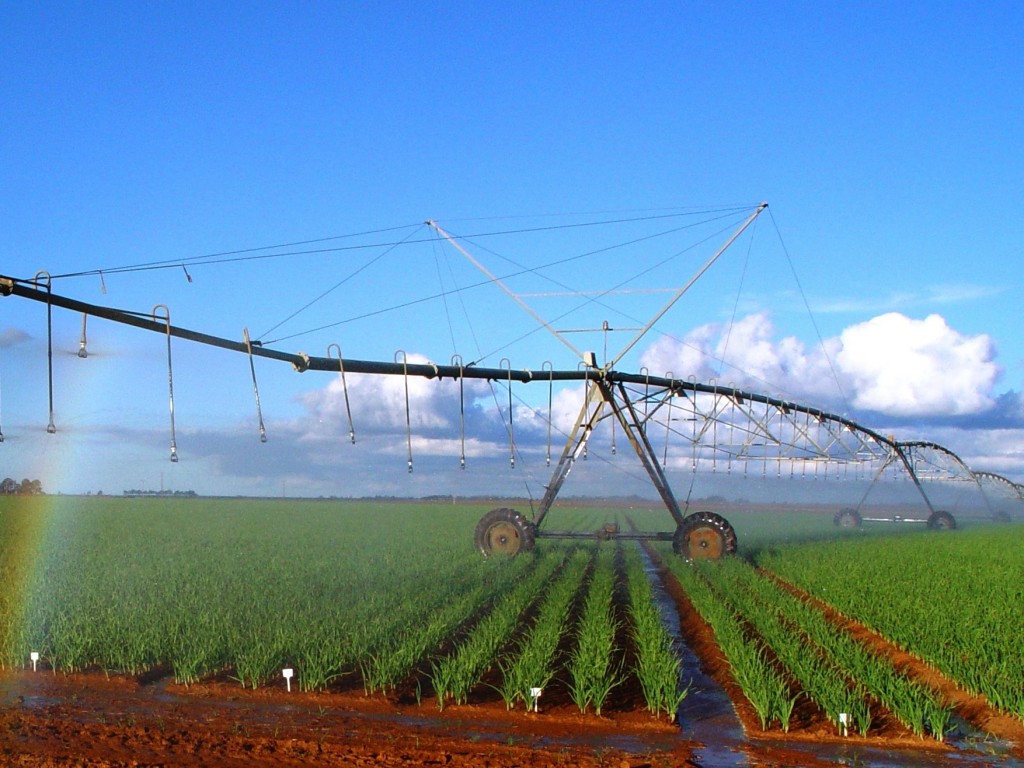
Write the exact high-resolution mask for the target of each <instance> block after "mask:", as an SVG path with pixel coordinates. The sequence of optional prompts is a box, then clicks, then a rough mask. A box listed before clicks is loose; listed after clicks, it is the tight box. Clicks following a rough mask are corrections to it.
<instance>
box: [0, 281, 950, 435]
mask: <svg viewBox="0 0 1024 768" xmlns="http://www.w3.org/2000/svg"><path fill="white" fill-rule="evenodd" d="M31 283H32V281H24V280H18V279H16V278H11V277H6V276H3V275H0V296H20V297H22V298H26V299H31V300H32V301H38V302H41V303H43V304H47V305H48V306H56V307H60V308H62V309H68V310H71V311H73V312H82V313H84V314H86V315H90V316H93V317H99V318H102V319H104V320H111V321H113V322H116V323H122V324H124V325H131V326H134V327H136V328H142V329H144V330H147V331H153V332H155V333H160V334H165V335H166V334H169V335H171V336H174V337H177V338H180V339H185V340H187V341H192V342H196V343H198V344H206V345H208V346H212V347H219V348H221V349H227V350H231V351H232V352H240V353H242V354H245V355H252V356H254V357H263V358H267V359H270V360H278V361H280V362H285V363H290V364H291V365H292V367H293V368H294V369H295V370H296V371H298V372H300V373H302V372H304V371H329V372H332V373H337V371H338V366H339V359H338V358H332V357H330V356H327V357H319V356H313V355H308V354H306V353H305V352H282V351H280V350H276V349H270V348H268V347H264V346H262V344H260V342H259V341H253V340H250V341H249V342H248V343H246V341H245V340H244V339H243V340H242V341H234V340H232V339H227V338H224V337H221V336H213V335H211V334H208V333H202V332H201V331H194V330H191V329H188V328H182V327H181V326H176V325H171V324H170V323H169V322H168V321H165V320H154V319H153V316H152V314H151V313H146V314H142V313H137V312H131V311H128V310H123V309H115V308H111V307H101V306H99V305H96V304H89V303H87V302H84V301H78V300H77V299H72V298H69V297H67V296H61V295H59V294H56V293H53V292H51V291H50V290H42V289H40V288H36V287H33V285H31ZM343 364H344V366H345V372H346V373H369V374H380V375H390V376H419V377H422V378H426V379H438V380H440V379H444V378H449V379H460V378H461V379H485V380H490V381H497V380H504V381H516V382H520V383H529V382H534V381H546V382H550V381H594V380H597V379H600V380H603V381H606V382H608V383H609V384H636V385H644V386H652V387H659V388H664V389H667V390H670V391H672V392H673V393H676V394H684V393H686V392H693V393H699V394H710V395H721V396H725V397H730V398H732V399H733V400H735V401H736V402H737V403H742V402H744V401H750V402H755V403H762V404H765V405H770V406H773V407H775V408H778V409H779V410H780V411H782V412H784V413H789V412H791V411H792V412H796V413H805V414H807V415H809V416H811V417H813V418H815V419H818V420H820V421H832V422H836V423H838V424H841V425H843V426H845V427H848V428H850V429H851V430H854V431H857V432H861V433H864V434H866V435H868V436H869V437H871V438H872V439H873V440H876V441H878V442H879V443H881V444H883V445H886V446H889V447H890V448H893V449H898V445H899V444H898V443H897V442H895V441H894V440H893V439H892V438H890V437H887V436H885V435H882V434H881V433H878V432H875V431H874V430H872V429H869V428H867V427H865V426H863V425H862V424H858V423H857V422H855V421H853V420H851V419H848V418H846V417H845V416H840V415H838V414H834V413H829V412H828V411H824V410H821V409H820V408H813V407H810V406H807V405H802V404H800V403H795V402H792V401H789V400H781V399H779V398H775V397H771V396H768V395H764V394H760V393H757V392H750V391H747V390H743V389H736V388H733V387H721V386H718V385H716V384H702V383H700V382H695V381H690V380H684V379H676V378H667V377H664V376H653V375H649V374H646V373H643V374H639V373H625V372H622V371H615V370H605V369H601V368H583V369H573V370H561V371H560V370H553V369H551V368H548V367H545V368H543V369H542V370H539V371H534V370H530V369H528V368H522V369H518V370H516V369H511V368H509V367H504V368H482V367H477V366H475V365H473V364H472V363H470V364H466V365H439V364H436V363H409V362H404V361H403V362H385V361H379V360H355V359H349V358H345V360H344V361H343ZM937 447H941V446H937ZM944 450H945V449H944Z"/></svg>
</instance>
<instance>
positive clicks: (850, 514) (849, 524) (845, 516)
mask: <svg viewBox="0 0 1024 768" xmlns="http://www.w3.org/2000/svg"><path fill="white" fill-rule="evenodd" d="M832 522H833V523H834V524H835V525H836V527H838V528H860V527H861V525H863V521H862V520H861V519H860V512H858V511H857V510H856V509H854V508H853V507H846V508H845V509H840V510H839V511H838V512H836V516H835V517H833V518H832Z"/></svg>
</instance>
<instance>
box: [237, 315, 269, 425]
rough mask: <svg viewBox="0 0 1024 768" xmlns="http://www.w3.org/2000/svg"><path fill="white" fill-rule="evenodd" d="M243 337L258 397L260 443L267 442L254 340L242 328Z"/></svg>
mask: <svg viewBox="0 0 1024 768" xmlns="http://www.w3.org/2000/svg"><path fill="white" fill-rule="evenodd" d="M242 336H243V337H244V338H245V349H246V351H247V352H248V353H249V372H250V373H252V391H253V394H255V395H256V417H257V418H258V419H259V422H260V442H261V443H265V442H267V430H266V427H264V426H263V409H262V408H261V407H260V387H259V385H258V384H257V383H256V364H255V363H254V362H253V359H252V340H251V339H250V338H249V329H248V328H242Z"/></svg>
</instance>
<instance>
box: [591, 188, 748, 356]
mask: <svg viewBox="0 0 1024 768" xmlns="http://www.w3.org/2000/svg"><path fill="white" fill-rule="evenodd" d="M767 207H768V203H761V204H760V205H759V206H757V209H756V210H755V211H754V212H753V213H752V214H750V216H748V217H747V220H746V221H744V222H743V224H742V225H740V228H739V229H737V230H736V231H735V232H733V233H732V235H731V236H730V237H729V239H728V240H726V241H725V243H724V244H723V245H722V246H721V247H720V248H719V249H718V250H717V251H715V253H714V254H713V255H712V256H711V258H710V259H708V260H707V261H706V262H705V263H704V266H702V267H701V268H700V269H698V270H697V272H696V274H694V276H693V277H691V278H690V280H689V282H687V283H686V285H684V286H683V287H682V288H680V289H679V290H678V291H676V292H675V294H674V295H673V296H672V298H671V299H669V300H668V302H667V303H666V304H665V306H664V307H662V308H661V309H660V310H658V312H657V314H655V316H654V317H652V318H651V319H650V321H649V322H648V323H647V325H645V326H644V327H643V328H641V329H640V332H639V333H637V335H636V336H634V337H633V340H632V341H630V342H629V343H628V344H627V345H626V346H625V347H623V348H622V350H621V351H620V352H619V353H618V354H617V355H616V356H615V359H614V360H612V361H611V364H610V365H611V366H614V365H615V364H616V363H618V362H619V360H621V359H622V358H623V357H625V355H626V353H627V352H629V350H631V349H632V348H633V347H634V346H636V345H637V343H638V342H639V341H640V339H642V338H643V337H644V336H646V335H647V332H648V331H650V330H651V328H653V327H654V325H655V324H656V323H657V322H658V321H659V320H661V318H662V317H664V315H665V313H666V312H668V311H669V310H670V309H671V308H672V307H673V305H674V304H675V303H676V302H677V301H679V299H681V298H682V297H683V294H685V293H686V292H687V291H688V290H690V288H691V287H692V286H693V284H694V283H696V282H697V281H698V280H700V278H701V276H702V275H703V274H704V273H705V272H707V271H708V270H709V269H711V266H712V265H713V264H714V263H715V262H716V261H718V258H719V257H720V256H721V255H722V254H723V253H725V252H726V251H727V250H728V249H729V246H731V245H732V244H733V243H734V242H736V238H738V237H739V236H740V235H742V234H743V232H744V230H746V228H747V227H749V226H750V225H751V224H752V223H753V222H754V221H755V220H756V219H757V217H758V216H760V215H761V212H762V211H764V209H765V208H767Z"/></svg>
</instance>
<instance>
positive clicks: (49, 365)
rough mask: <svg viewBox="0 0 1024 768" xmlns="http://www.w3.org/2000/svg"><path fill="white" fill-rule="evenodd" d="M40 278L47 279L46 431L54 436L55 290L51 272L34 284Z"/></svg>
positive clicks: (33, 280) (42, 273) (34, 280)
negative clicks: (47, 416)
mask: <svg viewBox="0 0 1024 768" xmlns="http://www.w3.org/2000/svg"><path fill="white" fill-rule="evenodd" d="M40 277H45V278H46V375H47V384H48V392H49V396H50V421H49V422H48V423H47V425H46V431H47V432H48V433H49V434H51V435H52V434H53V433H54V432H56V431H57V427H56V426H55V425H54V423H53V304H52V302H51V296H52V294H53V288H52V285H51V280H50V273H49V272H47V271H46V270H45V269H42V270H39V271H38V272H36V276H35V277H34V278H32V282H34V283H35V284H36V285H37V286H38V285H39V278H40Z"/></svg>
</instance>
